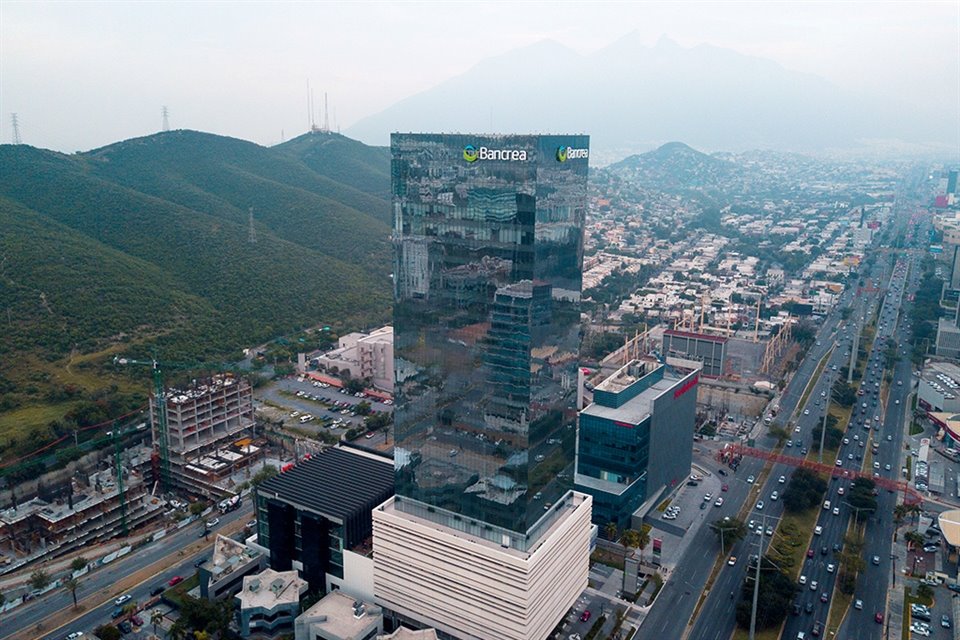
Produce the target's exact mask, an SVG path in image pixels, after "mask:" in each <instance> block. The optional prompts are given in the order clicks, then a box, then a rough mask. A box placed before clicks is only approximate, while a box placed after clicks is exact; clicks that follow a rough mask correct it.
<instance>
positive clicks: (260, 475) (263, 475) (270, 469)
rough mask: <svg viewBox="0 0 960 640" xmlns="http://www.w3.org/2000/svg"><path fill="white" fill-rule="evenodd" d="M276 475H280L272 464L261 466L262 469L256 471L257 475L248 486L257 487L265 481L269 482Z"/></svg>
mask: <svg viewBox="0 0 960 640" xmlns="http://www.w3.org/2000/svg"><path fill="white" fill-rule="evenodd" d="M278 473H280V470H279V469H277V467H276V466H274V465H272V464H265V465H263V468H262V469H260V471H257V473H256V474H255V475H254V476H253V479H251V480H250V484H252V485H253V486H254V487H259V486H260V484H261V483H263V482H264V481H265V480H269V479H270V478H272V477H273V476H275V475H277V474H278Z"/></svg>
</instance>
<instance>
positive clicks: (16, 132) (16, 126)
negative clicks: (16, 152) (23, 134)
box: [10, 113, 23, 144]
mask: <svg viewBox="0 0 960 640" xmlns="http://www.w3.org/2000/svg"><path fill="white" fill-rule="evenodd" d="M10 120H11V122H12V123H13V144H23V141H22V140H21V139H20V122H19V121H18V120H17V114H15V113H11V114H10Z"/></svg>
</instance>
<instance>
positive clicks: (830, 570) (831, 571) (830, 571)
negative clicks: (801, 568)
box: [827, 563, 836, 573]
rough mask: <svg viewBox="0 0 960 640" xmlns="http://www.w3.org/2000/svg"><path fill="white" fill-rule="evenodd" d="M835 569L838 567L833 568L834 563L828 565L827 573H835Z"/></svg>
mask: <svg viewBox="0 0 960 640" xmlns="http://www.w3.org/2000/svg"><path fill="white" fill-rule="evenodd" d="M834 569H836V567H835V566H833V564H832V563H831V564H828V565H827V573H833V570H834Z"/></svg>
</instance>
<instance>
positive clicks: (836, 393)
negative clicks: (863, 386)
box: [830, 380, 857, 408]
mask: <svg viewBox="0 0 960 640" xmlns="http://www.w3.org/2000/svg"><path fill="white" fill-rule="evenodd" d="M830 397H831V398H832V399H833V401H834V402H836V403H837V404H838V405H840V406H841V407H844V408H850V407H852V406H853V404H854V403H855V402H856V401H857V390H856V389H854V388H853V387H852V386H851V385H849V384H847V383H846V382H844V381H843V380H837V381H836V382H834V383H833V390H832V392H831V393H830Z"/></svg>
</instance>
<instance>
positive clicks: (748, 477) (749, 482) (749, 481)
mask: <svg viewBox="0 0 960 640" xmlns="http://www.w3.org/2000/svg"><path fill="white" fill-rule="evenodd" d="M754 480H756V478H754V477H753V476H747V484H753V481H754Z"/></svg>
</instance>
